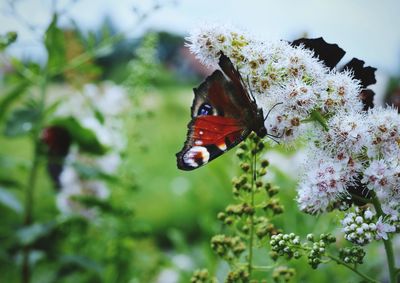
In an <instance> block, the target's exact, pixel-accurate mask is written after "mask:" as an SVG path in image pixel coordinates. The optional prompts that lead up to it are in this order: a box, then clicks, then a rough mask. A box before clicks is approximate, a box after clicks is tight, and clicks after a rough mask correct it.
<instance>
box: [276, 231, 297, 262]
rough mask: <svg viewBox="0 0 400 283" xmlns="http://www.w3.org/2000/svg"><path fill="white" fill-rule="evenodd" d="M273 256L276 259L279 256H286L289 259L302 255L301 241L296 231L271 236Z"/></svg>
mask: <svg viewBox="0 0 400 283" xmlns="http://www.w3.org/2000/svg"><path fill="white" fill-rule="evenodd" d="M269 244H270V245H271V250H272V252H271V257H272V259H274V260H276V259H277V258H278V256H286V257H287V258H288V259H291V258H296V259H297V258H300V257H301V252H300V250H301V243H300V238H299V236H296V235H295V234H294V233H291V234H278V235H273V236H272V237H271V241H270V242H269Z"/></svg>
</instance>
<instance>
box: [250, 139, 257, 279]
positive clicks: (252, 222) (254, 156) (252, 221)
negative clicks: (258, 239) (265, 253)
mask: <svg viewBox="0 0 400 283" xmlns="http://www.w3.org/2000/svg"><path fill="white" fill-rule="evenodd" d="M254 147H255V148H256V147H257V145H255V146H254ZM252 157H253V160H252V161H251V174H252V178H251V207H253V208H254V193H255V192H254V191H255V187H254V185H255V183H256V179H257V174H256V166H257V163H256V162H257V158H256V157H257V154H256V153H255V152H254V154H253V156H252ZM253 244H254V215H253V214H251V215H250V239H249V259H248V272H249V276H250V277H251V272H252V271H253Z"/></svg>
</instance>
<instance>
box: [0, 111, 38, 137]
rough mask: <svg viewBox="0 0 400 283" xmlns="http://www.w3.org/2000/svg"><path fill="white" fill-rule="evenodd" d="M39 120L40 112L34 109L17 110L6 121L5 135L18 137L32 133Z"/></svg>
mask: <svg viewBox="0 0 400 283" xmlns="http://www.w3.org/2000/svg"><path fill="white" fill-rule="evenodd" d="M38 119H39V112H38V111H37V109H34V108H22V109H16V110H14V112H12V113H11V115H10V117H9V118H8V119H7V121H6V127H5V130H4V135H6V136H7V137H17V136H21V135H24V134H27V133H29V132H31V131H32V129H33V128H34V126H35V123H36V122H37V120H38Z"/></svg>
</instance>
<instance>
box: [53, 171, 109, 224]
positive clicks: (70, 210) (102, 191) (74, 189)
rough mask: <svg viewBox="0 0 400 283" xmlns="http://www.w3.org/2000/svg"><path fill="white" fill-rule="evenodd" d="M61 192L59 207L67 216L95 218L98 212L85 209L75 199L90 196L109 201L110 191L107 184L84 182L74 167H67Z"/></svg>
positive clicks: (63, 174) (58, 201)
mask: <svg viewBox="0 0 400 283" xmlns="http://www.w3.org/2000/svg"><path fill="white" fill-rule="evenodd" d="M60 183H61V191H60V192H59V193H58V195H57V200H56V203H57V207H58V209H59V210H60V211H61V212H62V213H64V214H66V215H81V216H83V217H86V218H93V217H94V216H95V215H96V211H95V210H94V209H91V208H87V207H85V206H84V205H83V204H82V203H80V202H79V201H77V200H74V199H73V198H74V197H76V196H88V197H95V198H98V199H107V198H108V196H109V190H108V188H107V186H106V184H105V183H104V182H102V181H97V180H83V179H81V178H80V177H79V174H78V172H77V171H76V170H75V169H74V168H73V167H72V166H65V168H64V170H63V171H62V173H61V175H60Z"/></svg>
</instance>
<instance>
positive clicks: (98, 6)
mask: <svg viewBox="0 0 400 283" xmlns="http://www.w3.org/2000/svg"><path fill="white" fill-rule="evenodd" d="M10 1H11V2H15V3H16V4H15V6H16V10H17V11H18V14H19V15H20V16H19V17H20V18H24V19H25V21H26V22H29V23H30V24H33V25H36V26H41V27H45V26H46V24H47V23H48V21H49V20H50V11H51V7H52V3H53V2H54V3H56V7H57V9H58V10H60V8H62V7H65V5H66V3H69V2H73V1H74V0H59V1H51V0H17V1H15V0H14V1H12V0H1V3H0V12H1V14H0V32H1V33H4V32H6V31H8V30H17V31H18V32H19V44H17V45H16V46H15V47H14V49H13V50H11V51H12V52H13V53H14V54H19V55H20V56H21V55H22V56H25V57H32V56H33V57H37V58H40V57H43V56H44V55H43V54H44V51H43V48H42V47H41V46H40V45H38V44H37V41H36V43H35V41H34V40H33V39H34V38H35V36H37V34H40V32H41V30H40V29H39V30H38V31H37V32H36V34H35V32H32V31H30V30H29V29H27V28H24V27H23V25H21V20H18V19H16V17H15V16H11V15H10V13H9V12H8V5H7V2H10ZM158 2H159V3H161V4H162V5H164V7H163V8H162V9H160V10H158V11H156V12H154V13H152V14H151V16H150V17H148V18H147V19H146V20H145V21H144V22H142V23H141V24H140V25H138V24H137V16H135V14H134V13H133V12H132V7H133V6H136V7H138V8H139V9H141V10H146V9H148V7H150V6H151V5H152V3H154V0H136V1H135V0H81V1H78V2H77V3H75V4H74V5H72V6H70V7H69V8H68V9H67V14H68V15H70V16H71V17H72V18H73V19H74V21H75V22H76V23H78V25H79V26H80V27H81V28H82V29H86V30H87V29H94V28H96V26H97V25H99V24H100V23H101V22H102V20H103V17H104V16H105V15H108V16H110V17H111V18H112V19H113V21H114V22H115V24H116V25H117V27H119V28H120V29H121V30H123V31H128V32H129V33H130V34H131V35H133V36H135V35H136V36H137V35H138V34H140V32H143V31H145V30H147V29H149V28H151V29H157V30H167V31H174V32H178V33H180V34H182V35H187V34H188V32H190V30H191V29H193V28H194V27H196V26H197V25H199V24H204V23H206V22H210V23H215V22H219V23H230V24H232V25H234V26H237V27H239V28H242V29H245V30H248V31H249V32H251V33H253V34H256V35H258V36H260V37H262V38H265V39H266V40H278V39H288V40H291V39H294V38H296V37H298V36H299V35H301V34H302V33H304V32H307V34H308V35H309V36H310V37H319V36H323V37H324V38H325V40H326V41H328V42H333V43H338V44H339V46H341V47H342V48H343V49H344V50H346V51H347V55H346V56H347V57H346V58H348V59H350V58H351V57H358V58H360V59H362V60H364V61H366V63H367V65H371V66H374V67H377V68H378V69H379V71H380V72H381V73H382V74H386V75H387V74H399V73H400V14H399V13H400V1H398V0H381V1H377V0H334V1H328V0H280V1H269V0H264V1H263V0H164V1H163V0H159V1H158ZM174 2H176V3H174ZM69 22H70V19H69V18H68V17H66V16H64V17H62V23H63V24H64V25H67V24H68V23H69Z"/></svg>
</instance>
